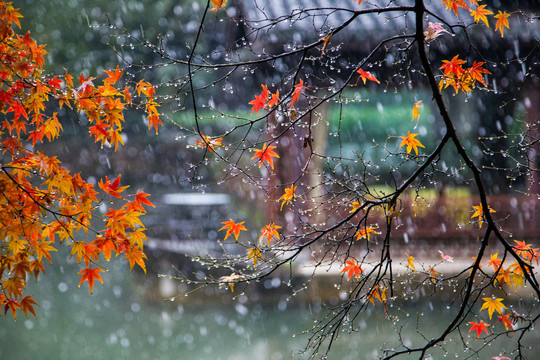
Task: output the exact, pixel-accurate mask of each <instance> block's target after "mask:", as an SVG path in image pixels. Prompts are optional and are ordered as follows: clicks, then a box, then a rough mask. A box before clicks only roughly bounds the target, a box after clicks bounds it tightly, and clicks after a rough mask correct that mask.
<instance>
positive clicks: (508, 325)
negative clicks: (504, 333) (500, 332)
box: [499, 314, 514, 331]
mask: <svg viewBox="0 0 540 360" xmlns="http://www.w3.org/2000/svg"><path fill="white" fill-rule="evenodd" d="M499 322H502V323H503V325H504V328H505V329H506V330H508V329H510V330H512V331H514V322H513V321H512V320H511V319H510V314H504V315H499Z"/></svg>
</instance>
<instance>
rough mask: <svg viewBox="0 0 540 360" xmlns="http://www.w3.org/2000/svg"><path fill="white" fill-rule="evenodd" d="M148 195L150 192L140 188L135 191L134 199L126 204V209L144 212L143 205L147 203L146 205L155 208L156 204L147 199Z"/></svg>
mask: <svg viewBox="0 0 540 360" xmlns="http://www.w3.org/2000/svg"><path fill="white" fill-rule="evenodd" d="M148 196H150V194H147V193H145V192H143V191H142V190H139V191H137V194H135V200H133V201H132V202H131V203H129V205H128V210H135V211H142V212H146V211H145V209H144V207H143V205H147V206H151V207H153V208H155V207H156V206H155V205H154V204H152V202H151V201H150V200H148V199H147V197H148Z"/></svg>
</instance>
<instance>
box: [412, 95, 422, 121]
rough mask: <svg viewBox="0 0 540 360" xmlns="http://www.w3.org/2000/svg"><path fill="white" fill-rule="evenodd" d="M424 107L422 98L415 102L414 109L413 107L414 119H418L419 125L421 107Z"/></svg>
mask: <svg viewBox="0 0 540 360" xmlns="http://www.w3.org/2000/svg"><path fill="white" fill-rule="evenodd" d="M421 107H422V100H418V101H417V102H415V103H414V106H413V109H412V120H411V121H414V119H416V125H418V121H420V108H421Z"/></svg>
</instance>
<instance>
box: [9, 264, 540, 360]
mask: <svg viewBox="0 0 540 360" xmlns="http://www.w3.org/2000/svg"><path fill="white" fill-rule="evenodd" d="M107 265H108V267H109V270H110V271H108V272H107V273H105V274H104V275H103V279H104V281H105V284H104V285H102V284H101V283H96V284H95V286H94V293H93V294H92V295H91V294H90V293H89V290H88V287H87V285H86V284H84V285H82V286H81V287H80V288H78V287H77V279H78V276H75V273H76V272H77V271H78V268H77V266H76V265H75V264H68V265H65V266H63V267H58V268H52V267H50V268H48V269H47V273H46V277H45V278H44V279H43V280H44V281H40V283H39V284H33V285H32V289H31V291H33V294H34V297H35V298H36V300H37V301H38V302H39V303H40V306H39V307H38V308H37V309H36V310H37V314H38V318H37V319H35V318H33V316H29V317H28V318H25V317H24V315H23V314H22V313H21V314H20V315H19V319H18V320H17V321H15V320H13V319H12V317H11V316H10V315H8V316H2V317H1V318H0V324H1V325H0V358H1V359H22V360H24V359H32V360H35V359H60V360H61V359H70V360H71V359H78V360H85V359H92V360H93V359H141V360H143V359H212V360H219V359H223V360H225V359H227V360H229V359H231V360H232V359H239V360H243V359H246V360H247V359H250V360H279V359H304V358H307V356H305V355H301V354H300V350H301V349H302V348H303V346H305V344H306V341H307V339H308V336H307V335H306V334H302V331H303V330H305V329H309V328H310V327H311V326H313V324H314V320H316V319H321V317H322V316H323V315H324V312H325V310H324V309H323V308H322V307H321V305H320V304H321V302H320V301H313V302H310V303H306V302H298V301H284V300H282V301H267V300H268V299H264V298H262V299H261V298H259V300H257V301H250V300H249V299H248V297H247V296H240V297H238V298H236V299H235V300H232V301H229V300H227V301H222V299H219V298H218V297H219V296H222V297H224V296H226V297H227V298H228V299H230V295H228V294H227V295H216V294H214V295H211V296H209V297H208V298H207V299H206V300H205V298H204V296H201V294H198V295H196V296H195V298H196V300H193V299H191V300H190V296H188V297H185V296H184V295H182V294H181V296H180V297H179V298H178V299H177V300H176V301H174V302H172V301H165V300H161V298H160V295H155V294H154V296H149V294H148V291H149V288H152V287H154V288H155V287H156V286H150V287H149V286H147V285H148V283H153V282H157V281H159V280H158V278H157V277H155V275H147V276H146V277H143V276H142V275H141V274H136V273H134V272H132V273H130V272H129V269H128V268H127V266H126V264H124V263H123V262H120V261H111V262H110V263H108V264H107ZM141 279H142V281H141ZM30 281H31V282H33V280H30ZM143 284H146V285H143ZM158 287H159V286H158ZM202 294H204V291H202ZM156 298H158V300H155V299H156ZM423 307H425V308H423ZM370 309H373V310H370V311H368V312H366V313H364V314H363V315H362V316H361V317H360V318H358V319H356V325H358V328H359V331H358V332H355V333H352V334H347V333H344V334H342V336H340V337H339V339H338V341H337V342H336V343H335V345H334V348H333V350H332V352H331V354H330V356H329V357H328V359H345V360H346V359H351V360H352V359H356V360H358V359H376V358H377V355H380V354H381V351H380V348H381V346H384V347H385V348H392V347H394V346H397V345H398V344H399V342H400V341H402V342H403V343H404V344H405V345H418V344H420V341H421V340H422V338H421V336H420V335H419V332H422V333H423V334H427V335H429V336H435V335H436V334H438V333H439V331H441V329H442V326H443V324H444V322H445V321H448V319H450V317H451V315H452V313H453V312H452V310H449V309H447V308H446V306H443V304H442V302H439V301H434V302H432V301H431V299H426V301H421V302H420V301H419V302H416V303H412V304H411V305H410V306H408V307H401V308H400V309H397V308H389V309H388V312H389V313H391V314H393V315H395V316H397V319H396V318H393V319H388V318H386V317H385V314H384V311H383V309H382V307H381V306H380V305H379V306H378V307H375V308H373V307H371V306H370ZM422 311H423V312H424V313H421V312H422ZM419 317H421V318H422V324H421V325H420V326H419V327H418V328H417V319H418V318H419ZM494 326H495V325H494ZM402 327H403V331H402V338H401V340H399V339H397V338H396V337H395V335H394V334H395V331H396V329H400V328H402ZM464 329H465V330H467V329H468V327H464ZM417 330H418V331H417ZM471 334H472V333H470V334H468V333H466V332H465V331H464V332H463V333H462V334H461V335H462V336H464V337H465V338H469V337H470V339H471V340H472V341H471V344H472V346H471V347H472V348H481V347H482V346H483V345H484V342H483V340H482V339H480V340H475V339H474V337H475V336H473V335H471ZM530 338H532V340H530V344H529V345H530V346H531V347H532V349H533V351H538V350H540V347H539V344H537V341H536V340H535V339H538V334H533V336H532V337H530ZM515 341H516V339H515V338H513V337H512V336H510V337H507V338H505V339H503V341H502V344H501V345H500V346H499V345H498V347H497V348H494V347H492V346H488V347H486V348H485V349H484V350H483V352H482V353H481V354H482V356H481V357H476V356H475V355H474V356H472V357H471V358H473V359H476V358H482V359H491V357H492V356H496V355H500V354H501V353H504V351H505V350H506V351H510V349H511V348H512V347H513V345H514V344H515ZM445 352H447V353H446V355H445ZM432 354H433V357H432V359H440V358H442V357H445V358H446V357H449V358H458V359H464V358H467V355H470V354H471V353H469V352H467V351H466V350H464V348H463V345H462V344H461V342H460V341H459V339H458V338H454V339H450V341H448V342H447V343H446V345H445V346H444V349H438V350H436V351H435V352H432ZM463 354H465V356H464V355H463ZM411 358H417V357H411Z"/></svg>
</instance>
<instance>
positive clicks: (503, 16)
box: [495, 10, 510, 37]
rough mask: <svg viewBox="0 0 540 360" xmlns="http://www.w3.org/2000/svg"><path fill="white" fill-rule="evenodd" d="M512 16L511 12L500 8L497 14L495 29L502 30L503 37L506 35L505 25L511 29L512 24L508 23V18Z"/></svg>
mask: <svg viewBox="0 0 540 360" xmlns="http://www.w3.org/2000/svg"><path fill="white" fill-rule="evenodd" d="M509 17H510V14H509V13H507V12H506V11H504V12H501V11H500V10H499V13H498V14H497V15H495V19H497V22H496V23H495V31H497V30H500V31H501V37H504V27H505V26H506V27H507V28H508V29H510V25H509V23H508V18H509Z"/></svg>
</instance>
